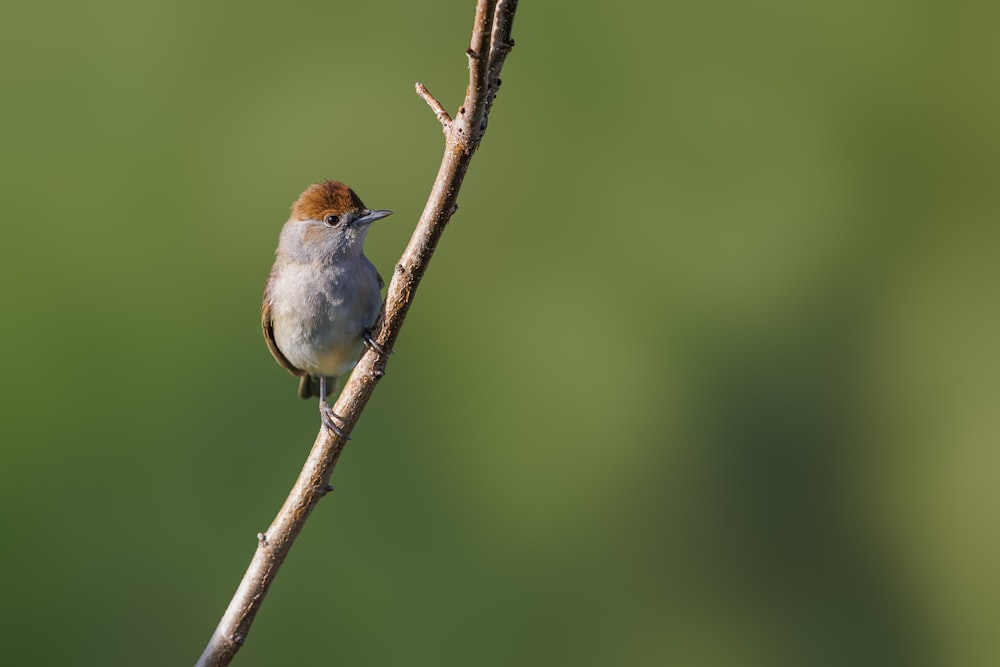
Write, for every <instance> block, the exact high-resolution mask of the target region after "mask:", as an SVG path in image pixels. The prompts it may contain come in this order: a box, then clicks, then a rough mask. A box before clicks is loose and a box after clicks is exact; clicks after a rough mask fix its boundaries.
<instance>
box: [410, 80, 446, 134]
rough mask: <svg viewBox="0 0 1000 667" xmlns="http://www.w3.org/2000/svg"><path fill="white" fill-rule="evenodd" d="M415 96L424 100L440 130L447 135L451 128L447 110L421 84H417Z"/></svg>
mask: <svg viewBox="0 0 1000 667" xmlns="http://www.w3.org/2000/svg"><path fill="white" fill-rule="evenodd" d="M417 95H420V97H422V98H424V101H425V102H427V105H428V106H429V107H430V108H431V109H432V110H433V111H434V115H435V116H437V119H438V121H439V122H440V123H441V129H442V130H443V131H444V133H445V134H447V133H448V128H449V127H451V115H450V114H449V113H448V110H447V109H445V108H444V105H442V104H441V103H440V102H438V101H437V98H436V97H434V96H433V95H431V92H430V91H429V90H427V87H426V86H424V84H422V83H418V84H417Z"/></svg>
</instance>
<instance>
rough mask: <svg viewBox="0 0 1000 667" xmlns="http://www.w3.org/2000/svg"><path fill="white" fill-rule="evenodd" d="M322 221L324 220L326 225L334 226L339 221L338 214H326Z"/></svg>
mask: <svg viewBox="0 0 1000 667" xmlns="http://www.w3.org/2000/svg"><path fill="white" fill-rule="evenodd" d="M323 222H325V223H326V224H327V226H328V227H336V226H337V223H338V222H340V216H339V215H328V216H326V217H325V218H324V219H323Z"/></svg>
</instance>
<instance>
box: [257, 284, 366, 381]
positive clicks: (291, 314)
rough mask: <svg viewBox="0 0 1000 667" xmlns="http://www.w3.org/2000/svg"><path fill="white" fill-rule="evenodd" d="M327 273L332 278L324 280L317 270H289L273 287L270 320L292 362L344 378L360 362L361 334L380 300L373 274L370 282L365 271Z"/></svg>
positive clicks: (280, 346) (298, 365)
mask: <svg viewBox="0 0 1000 667" xmlns="http://www.w3.org/2000/svg"><path fill="white" fill-rule="evenodd" d="M369 266H370V265H369ZM346 268H355V267H345V269H346ZM357 268H361V269H364V268H367V267H357ZM327 272H328V273H329V275H328V276H327V278H328V280H327V281H321V280H320V279H319V277H318V275H317V270H316V267H315V266H312V265H298V266H286V267H285V270H284V271H283V272H282V275H281V277H280V279H279V280H276V281H275V282H274V284H273V285H272V292H273V296H272V301H271V303H272V317H271V319H272V323H273V328H274V339H275V342H276V343H277V345H278V349H280V350H281V352H282V353H283V354H284V355H285V357H286V358H287V359H288V361H290V362H291V363H292V364H293V365H294V366H296V367H297V368H301V369H302V370H304V371H306V372H307V373H309V374H310V375H326V376H339V375H343V374H344V373H347V372H348V371H350V370H351V369H352V368H354V366H355V364H357V362H358V358H359V357H360V356H361V352H362V350H363V347H364V344H363V342H362V335H363V333H364V331H365V329H367V328H368V327H370V326H371V325H372V323H373V322H374V320H375V317H376V316H377V315H378V309H379V306H380V305H381V297H380V294H379V292H378V284H377V282H374V277H373V276H372V277H371V278H370V279H368V280H365V279H364V278H366V276H365V275H363V273H364V272H362V275H357V274H358V272H357V271H348V270H339V271H331V270H330V268H329V267H327ZM372 286H374V290H372V289H371V287H372ZM343 295H351V297H350V298H347V297H345V296H343ZM278 304H282V305H283V306H284V307H279V306H278Z"/></svg>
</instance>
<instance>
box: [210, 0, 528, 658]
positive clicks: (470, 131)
mask: <svg viewBox="0 0 1000 667" xmlns="http://www.w3.org/2000/svg"><path fill="white" fill-rule="evenodd" d="M516 10H517V0H492V1H490V0H479V2H478V4H477V7H476V19H475V23H474V26H473V31H472V42H471V46H470V48H469V51H468V52H467V54H468V56H469V88H468V90H467V91H466V96H465V103H464V105H463V106H462V108H461V109H459V112H458V114H457V116H456V117H455V119H454V120H453V119H452V118H451V116H450V115H449V114H448V112H447V111H446V110H445V109H444V107H443V106H442V105H441V103H440V102H438V101H437V100H436V99H435V98H434V97H433V96H432V95H431V94H430V93H429V92H428V91H427V89H426V88H424V87H423V86H422V85H420V84H417V93H418V94H419V95H420V96H421V97H423V98H424V100H426V101H427V103H428V104H429V105H430V106H431V109H433V110H434V113H435V115H436V116H437V117H438V120H439V121H441V124H442V126H443V128H444V132H445V137H446V140H445V150H444V156H443V157H442V159H441V166H440V168H439V169H438V174H437V178H436V179H435V181H434V186H433V187H432V189H431V193H430V196H429V198H428V200H427V204H426V205H425V206H424V211H423V213H422V214H421V216H420V221H419V222H418V223H417V226H416V228H415V229H414V230H413V235H412V237H411V238H410V242H409V244H408V245H407V246H406V250H404V251H403V255H402V257H400V259H399V262H398V263H397V264H396V268H395V271H394V272H393V276H392V280H391V281H390V282H389V289H388V290H387V293H386V300H385V304H384V306H383V310H382V314H381V316H380V317H379V320H378V322H376V324H375V327H374V328H373V335H374V337H375V340H376V342H377V345H378V347H379V348H381V349H383V350H391V349H392V347H393V345H394V343H395V341H396V338H397V337H398V336H399V332H400V330H401V329H402V326H403V320H404V319H405V318H406V313H407V312H408V311H409V309H410V305H411V304H412V303H413V297H414V295H415V293H416V290H417V287H418V286H419V284H420V280H421V279H422V278H423V276H424V272H425V271H426V270H427V265H428V263H429V262H430V259H431V256H432V255H433V254H434V249H435V248H436V247H437V243H438V240H439V239H440V238H441V234H442V233H443V232H444V228H445V226H446V225H447V224H448V221H449V220H450V219H451V216H452V215H453V214H454V212H455V211H456V210H457V209H458V192H459V189H460V188H461V186H462V181H463V180H464V178H465V173H466V171H467V170H468V168H469V163H470V162H471V161H472V155H473V154H474V153H475V151H476V149H477V148H478V147H479V143H480V142H481V141H482V136H483V133H484V132H485V130H486V120H487V116H488V114H489V109H490V107H491V106H492V102H493V98H494V97H495V96H496V91H497V88H499V86H500V69H501V67H502V66H503V61H504V58H506V56H507V53H508V52H509V51H510V48H511V47H512V46H513V41H511V40H510V30H511V25H512V23H513V20H514V12H515V11H516ZM387 361H388V359H387V358H386V357H385V355H382V354H380V353H379V352H377V351H376V349H375V348H374V347H373V348H371V349H367V350H366V351H365V353H364V355H362V357H361V360H360V361H359V362H358V365H357V366H356V367H355V369H354V371H353V372H352V373H351V377H350V380H349V381H348V382H347V384H346V385H345V386H344V389H343V391H342V392H341V393H340V397H339V398H338V399H337V402H336V404H335V405H334V411H335V412H336V414H337V415H338V416H340V417H341V418H342V422H343V423H342V429H343V430H344V432H345V433H350V432H351V431H352V430H353V429H354V426H355V424H357V422H358V419H359V418H360V416H361V412H362V411H363V410H364V408H365V405H366V404H367V403H368V400H369V399H370V398H371V395H372V393H373V392H374V391H375V387H376V386H377V385H378V382H379V380H380V379H381V378H382V376H383V375H384V374H385V367H386V363H387ZM345 444H346V439H345V438H342V437H340V436H338V435H337V434H335V433H333V432H331V431H329V430H327V429H325V428H321V429H320V432H319V435H317V436H316V441H315V442H314V443H313V447H312V451H310V452H309V457H308V458H307V459H306V462H305V465H304V466H303V468H302V472H300V473H299V477H298V479H297V480H296V482H295V486H294V487H293V488H292V490H291V492H290V493H289V495H288V498H286V499H285V503H284V505H282V507H281V510H280V511H279V512H278V514H277V516H276V517H275V518H274V521H273V522H271V526H270V527H269V528H268V529H267V532H266V533H261V534H259V535H258V536H257V551H256V552H255V553H254V556H253V560H251V561H250V566H249V567H248V568H247V571H246V574H244V575H243V580H242V581H241V582H240V585H239V587H238V588H237V589H236V593H235V594H234V595H233V598H232V600H231V601H230V603H229V607H228V608H227V609H226V612H225V614H223V616H222V620H221V621H220V622H219V625H218V627H217V628H216V629H215V633H214V634H213V635H212V638H211V639H210V640H209V642H208V645H207V646H206V647H205V651H204V652H203V653H202V655H201V658H200V659H199V660H198V662H197V665H196V667H224V666H225V665H228V664H229V663H230V661H231V660H232V659H233V656H234V655H235V654H236V652H237V651H238V650H239V649H240V646H242V645H243V642H244V641H245V640H246V637H247V634H248V633H249V632H250V626H251V625H252V624H253V619H254V617H255V616H256V615H257V611H258V610H259V609H260V605H261V603H262V602H263V600H264V596H265V595H266V594H267V590H268V588H270V586H271V583H272V582H273V581H274V578H275V576H276V575H277V573H278V569H279V568H280V567H281V564H282V563H283V562H284V560H285V557H286V556H287V555H288V552H289V550H290V549H291V548H292V544H294V542H295V538H296V537H298V535H299V533H300V532H301V531H302V528H303V526H304V525H305V522H306V519H308V518H309V514H310V513H311V512H312V510H313V508H315V507H316V505H317V503H319V501H320V499H321V498H322V497H323V496H324V495H326V493H327V492H328V491H329V490H330V486H329V484H330V476H331V474H332V473H333V469H334V467H335V466H336V465H337V460H338V459H339V458H340V453H341V452H342V451H343V449H344V445H345Z"/></svg>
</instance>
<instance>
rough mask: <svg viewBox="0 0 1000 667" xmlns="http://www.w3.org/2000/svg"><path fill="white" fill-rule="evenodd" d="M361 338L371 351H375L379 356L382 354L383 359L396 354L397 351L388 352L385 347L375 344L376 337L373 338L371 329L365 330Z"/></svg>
mask: <svg viewBox="0 0 1000 667" xmlns="http://www.w3.org/2000/svg"><path fill="white" fill-rule="evenodd" d="M361 338H362V339H363V340H364V341H365V345H367V346H368V347H370V348H371V349H373V350H375V351H376V352H378V353H379V354H381V355H382V356H383V357H388V356H389V355H390V354H394V353H395V352H396V350H389V351H388V352H387V351H386V349H385V348H384V347H382V346H381V345H379V344H378V343H377V342H375V337H374V336H372V330H371V329H365V330H364V331H363V332H362V333H361Z"/></svg>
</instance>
